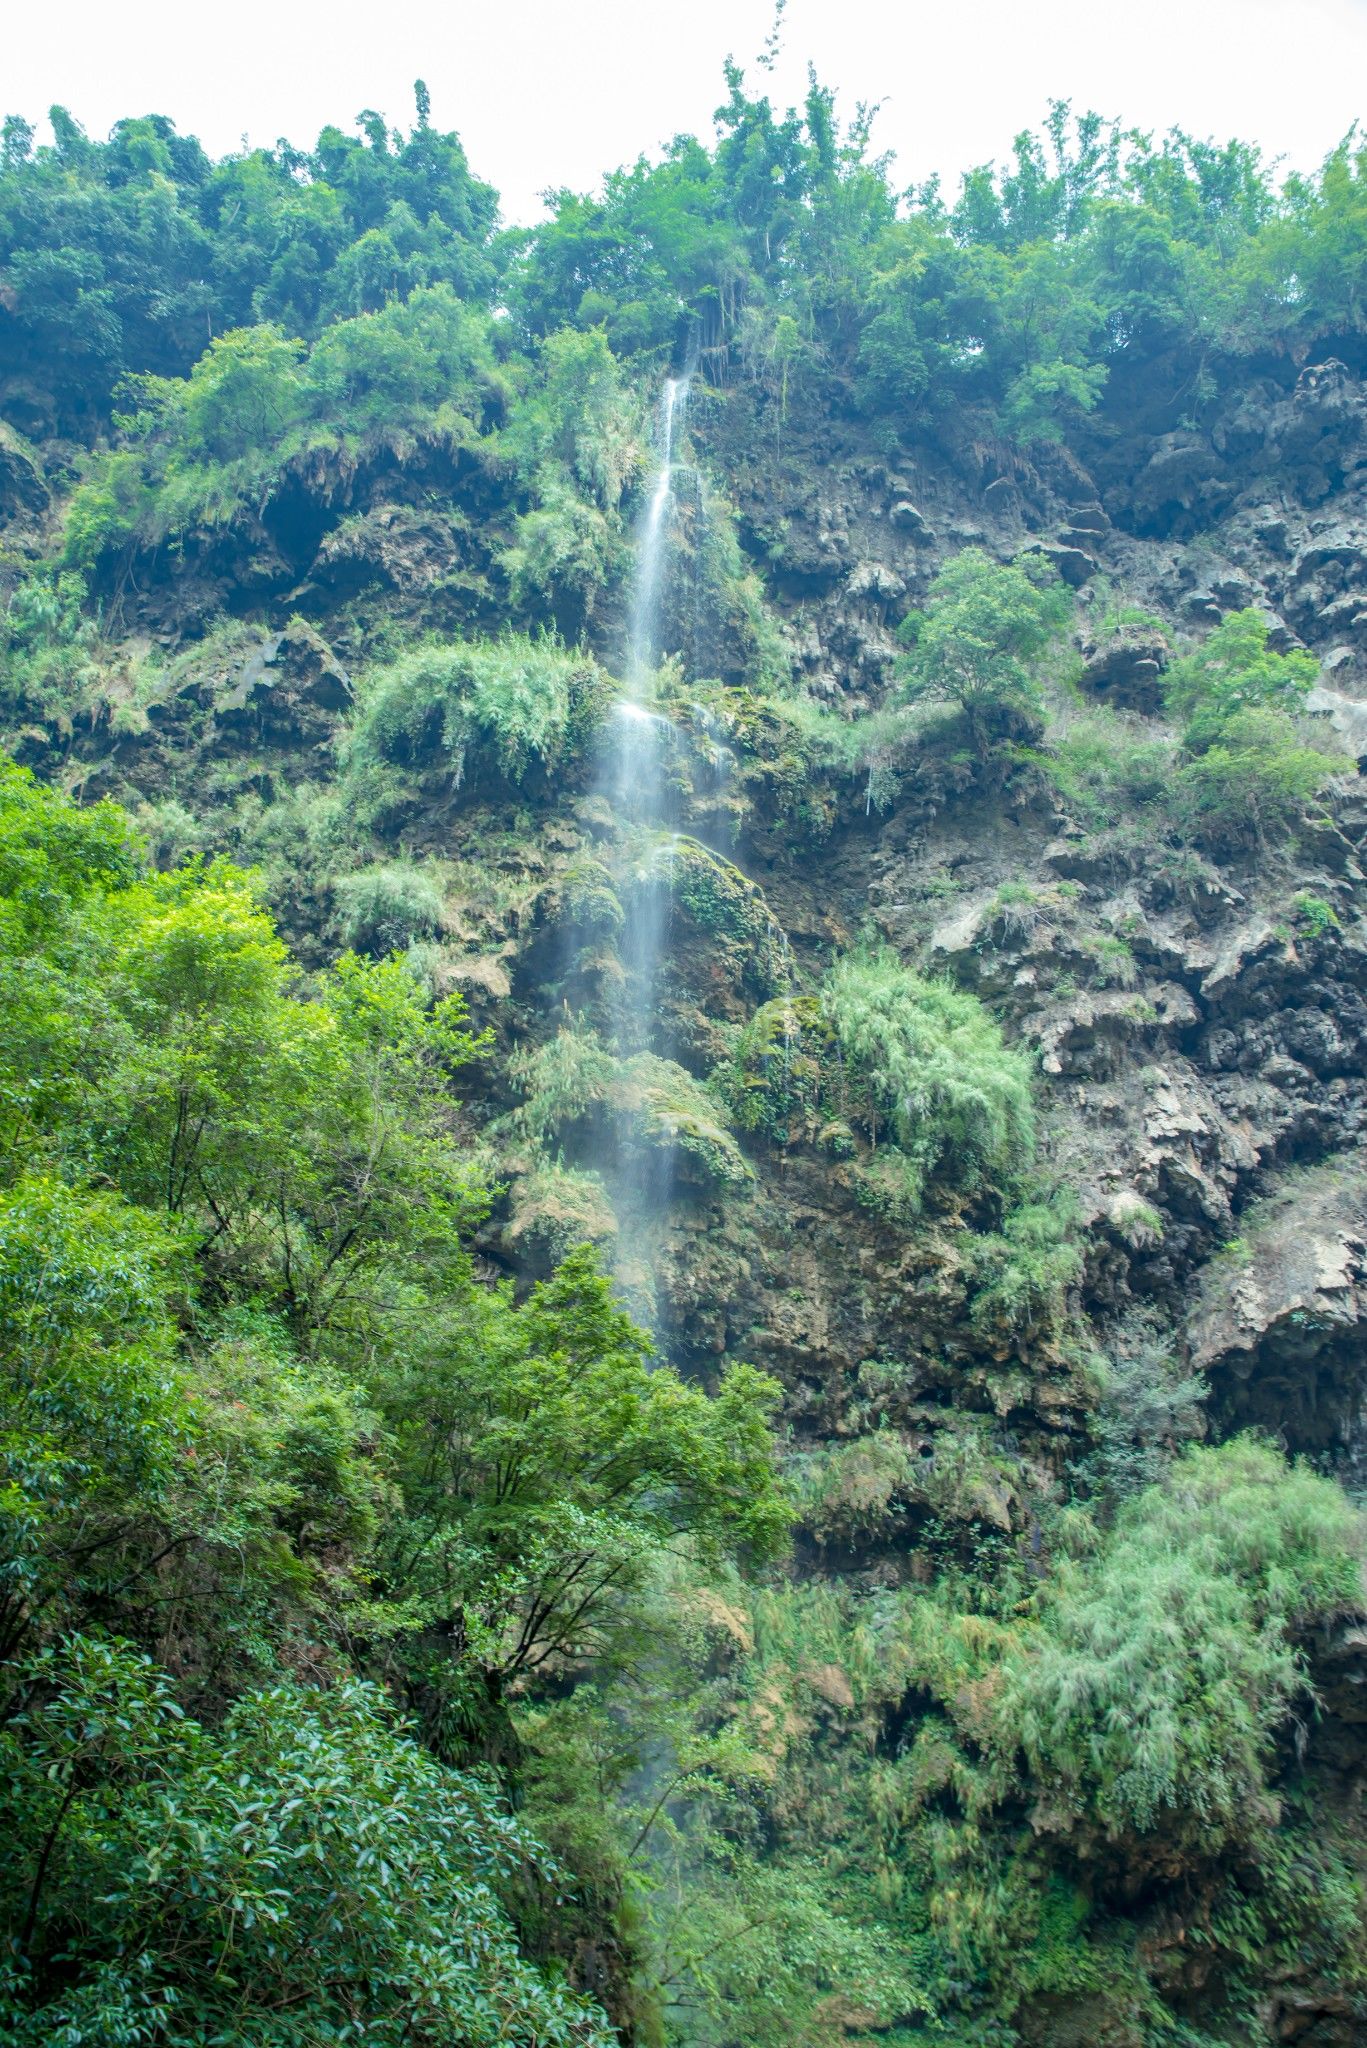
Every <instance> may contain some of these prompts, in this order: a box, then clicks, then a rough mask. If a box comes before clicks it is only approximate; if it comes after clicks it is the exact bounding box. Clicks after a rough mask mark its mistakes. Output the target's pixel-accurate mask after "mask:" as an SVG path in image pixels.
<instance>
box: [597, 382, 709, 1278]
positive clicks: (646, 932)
mask: <svg viewBox="0 0 1367 2048" xmlns="http://www.w3.org/2000/svg"><path fill="white" fill-rule="evenodd" d="M689 382H690V379H689V377H688V376H687V375H685V376H681V377H671V378H670V379H669V380H668V381H667V383H666V384H665V387H664V391H663V393H662V395H661V399H660V407H659V413H658V416H657V424H656V436H655V469H654V472H653V475H652V478H651V483H650V492H649V496H648V497H647V499H646V502H645V507H644V510H643V512H642V514H641V519H640V524H639V526H638V528H637V533H636V548H635V578H634V582H633V585H632V590H631V599H630V604H629V606H628V610H627V635H626V645H625V648H624V650H623V652H624V655H625V660H624V664H623V665H624V669H625V680H626V694H625V695H624V696H623V697H622V698H621V699H620V700H619V702H618V703H617V704H616V705H615V706H614V707H613V712H612V717H611V721H610V723H609V726H608V729H607V734H606V739H605V745H604V749H603V753H602V756H601V758H600V762H599V770H598V791H599V794H600V796H602V797H603V798H605V799H606V801H607V802H608V804H609V805H610V807H611V810H612V814H613V817H614V820H615V822H616V824H617V827H618V832H619V872H618V875H617V883H618V891H619V895H620V898H621V902H622V907H623V912H624V920H625V921H624V924H623V928H622V931H621V933H620V936H619V940H618V958H619V961H620V965H621V980H620V983H619V984H618V987H617V989H616V991H615V994H614V995H613V996H612V997H611V999H610V1000H609V1002H608V1005H607V1008H608V1013H609V1017H610V1021H611V1030H612V1038H613V1041H614V1045H613V1049H614V1051H615V1052H616V1053H617V1055H618V1058H619V1060H620V1061H621V1063H622V1068H621V1071H622V1076H623V1084H624V1090H625V1094H626V1096H627V1098H628V1102H630V1101H631V1100H632V1099H633V1098H637V1097H639V1098H641V1102H640V1103H638V1104H637V1107H636V1109H635V1112H634V1113H635V1114H636V1115H637V1116H645V1117H647V1118H650V1117H651V1116H652V1111H651V1110H650V1108H649V1107H648V1106H644V1105H645V1098H646V1097H647V1096H648V1095H649V1093H650V1091H651V1089H652V1086H658V1085H659V1083H660V1079H661V1073H662V1071H663V1062H662V1059H661V1055H666V1056H667V1054H668V1051H669V1047H668V1043H667V1039H666V1037H665V1034H664V1032H663V1030H662V1027H661V1022H660V1014H659V1012H660V1004H659V987H658V983H659V969H660V962H661V959H662V957H663V954H664V949H665V942H666V938H667V934H668V925H669V909H670V887H669V885H670V867H671V844H672V841H671V837H670V835H669V832H668V824H669V820H668V817H667V815H666V804H665V776H664V770H665V763H666V759H667V755H668V751H669V748H670V746H671V745H672V744H673V742H674V740H675V739H676V737H677V736H676V734H675V732H674V728H673V726H672V725H671V724H670V722H669V720H668V719H667V718H665V717H663V716H662V715H661V713H660V712H659V711H657V710H656V709H655V708H654V707H653V705H652V703H651V698H652V696H653V694H654V688H655V676H656V670H657V666H658V663H659V660H660V657H661V654H662V652H663V639H664V623H663V622H664V608H665V600H666V596H667V590H668V581H669V566H670V554H671V551H672V547H673V539H674V536H673V532H672V528H673V523H674V512H675V501H674V476H675V449H676V446H677V443H678V437H679V433H680V431H681V428H682V425H683V421H684V416H685V409H686V406H687V402H688V387H689ZM628 1114H629V1115H630V1114H632V1112H631V1111H630V1110H629V1111H628ZM654 1136H655V1139H656V1142H651V1143H644V1144H643V1143H640V1142H633V1141H627V1142H624V1143H623V1142H619V1143H616V1144H614V1145H612V1146H611V1148H610V1152H609V1155H608V1156H606V1157H604V1158H602V1159H601V1160H600V1161H599V1162H598V1164H599V1166H600V1168H601V1170H602V1171H603V1172H604V1175H605V1178H606V1179H607V1180H608V1182H609V1185H610V1188H611V1192H612V1195H613V1202H614V1207H615V1209H616V1211H617V1215H618V1221H619V1227H620V1235H619V1260H618V1268H619V1277H620V1278H621V1279H622V1280H623V1283H624V1284H625V1285H626V1287H627V1292H628V1295H629V1297H630V1298H631V1299H632V1302H633V1306H634V1307H635V1308H636V1310H637V1312H638V1313H642V1314H648V1313H649V1311H648V1301H649V1297H650V1293H651V1284H650V1267H651V1265H652V1264H653V1260H654V1252H655V1247H656V1240H657V1229H658V1226H659V1225H660V1224H662V1223H663V1221H664V1219H665V1216H666V1214H667V1211H668V1207H669V1199H670V1192H671V1187H672V1183H673V1157H672V1148H671V1146H670V1144H669V1143H668V1141H667V1139H665V1140H664V1141H663V1142H661V1141H660V1139H661V1133H660V1132H659V1131H656V1132H655V1134H654ZM624 1246H629V1247H630V1252H629V1253H626V1252H623V1251H622V1249H621V1248H622V1247H624Z"/></svg>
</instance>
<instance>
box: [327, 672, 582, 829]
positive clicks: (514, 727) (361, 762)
mask: <svg viewBox="0 0 1367 2048" xmlns="http://www.w3.org/2000/svg"><path fill="white" fill-rule="evenodd" d="M609 689H610V685H609V683H608V679H607V677H606V676H605V675H604V673H603V671H602V670H601V669H600V668H599V667H598V664H597V663H596V662H595V661H594V660H593V659H592V658H591V657H590V656H588V655H584V654H579V653H576V652H574V651H573V650H571V649H569V648H567V647H563V646H562V645H561V644H560V642H559V641H558V640H556V639H554V638H553V637H550V636H545V637H542V638H536V639H534V638H532V637H530V636H529V635H526V634H513V633H510V634H507V635H505V636H504V637H503V638H502V639H499V640H477V641H455V642H439V641H428V642H425V643H424V644H423V645H421V646H418V647H415V648H412V649H410V651H409V652H408V653H406V654H402V655H400V656H399V658H398V660H397V661H393V662H390V663H388V664H387V665H386V666H385V667H383V668H380V669H377V670H374V671H372V672H371V674H370V675H369V676H367V677H365V678H364V679H363V682H362V687H361V709H360V712H359V715H358V717H357V720H356V724H355V727H354V729H353V732H352V737H351V743H350V751H349V756H348V770H349V774H350V777H351V780H352V782H353V783H354V784H357V785H359V786H360V789H361V792H362V794H363V793H364V787H365V782H366V778H367V775H368V774H369V773H370V771H371V768H372V766H373V765H375V764H381V763H382V764H386V765H397V766H400V767H429V766H432V765H440V766H441V767H442V768H443V769H444V771H445V772H446V774H447V775H448V776H449V778H450V780H451V782H452V784H453V785H454V786H456V787H459V786H460V783H461V781H462V779H463V777H464V775H465V772H466V768H467V765H471V764H476V765H479V766H481V767H486V768H488V769H491V770H493V771H494V772H496V773H497V774H499V775H502V776H504V777H506V778H507V779H508V780H509V781H511V782H520V781H521V780H522V778H523V776H524V775H525V774H526V773H527V771H528V769H529V768H530V767H531V765H532V764H533V762H535V763H537V764H539V765H540V766H541V767H543V768H551V767H564V766H566V765H567V764H568V763H569V762H570V761H571V760H573V759H574V758H575V757H576V756H577V755H578V754H579V753H580V752H582V750H583V749H584V748H585V747H586V745H587V743H588V740H589V738H590V736H591V734H592V733H593V731H594V730H595V729H596V727H597V724H598V721H599V719H600V718H601V716H602V713H603V709H604V706H605V704H606V701H607V696H608V693H609Z"/></svg>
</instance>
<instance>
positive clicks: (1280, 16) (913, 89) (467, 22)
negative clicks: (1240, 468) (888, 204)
mask: <svg viewBox="0 0 1367 2048" xmlns="http://www.w3.org/2000/svg"><path fill="white" fill-rule="evenodd" d="M6 12H7V14H8V17H9V18H8V20H7V21H6V23H5V26H4V31H3V37H2V38H0V111H3V112H8V113H20V114H24V115H26V116H27V117H28V118H29V119H30V120H33V121H35V122H40V121H41V117H42V116H43V115H44V113H45V112H46V110H47V108H48V107H49V106H50V105H51V104H52V103H53V102H54V101H59V102H61V103H62V104H63V105H65V106H67V107H69V108H70V110H71V112H72V113H73V114H75V115H76V117H77V119H78V120H80V121H82V122H84V123H85V125H86V127H87V128H88V130H89V131H90V132H91V133H92V134H94V135H99V136H103V135H104V134H105V133H107V131H108V129H109V128H110V126H111V125H112V123H113V122H114V121H115V120H117V119H118V118H119V117H120V116H122V115H128V114H144V113H163V114H169V115H170V116H171V117H172V119H173V120H174V121H175V122H176V123H177V125H178V126H179V127H180V128H181V129H183V130H186V131H189V132H191V133H194V134H197V135H199V136H200V137H201V139H202V140H203V141H204V143H205V145H206V147H208V148H209V149H210V150H211V151H212V152H213V153H215V154H221V153H222V152H224V151H227V150H231V149H235V148H237V147H239V146H240V144H241V142H242V140H243V139H244V138H245V139H246V140H247V141H249V142H250V143H252V144H269V143H272V142H274V141H275V140H276V138H277V137H279V136H281V135H287V136H288V137H289V138H290V139H291V140H292V141H295V142H299V143H307V142H312V141H313V139H314V138H315V136H316V135H317V132H318V130H319V128H320V127H321V126H323V124H324V123H325V122H327V121H336V122H338V123H339V124H342V125H346V124H348V123H349V122H350V121H351V120H352V118H353V117H354V115H355V114H356V113H357V112H358V111H359V110H360V109H361V108H362V107H375V108H378V109H379V110H380V111H381V112H382V113H384V114H385V115H386V116H387V117H388V118H389V120H390V121H391V122H393V123H402V124H404V125H407V124H408V122H409V120H410V117H411V112H412V104H413V101H412V84H413V80H414V79H415V78H418V77H422V78H425V79H426V81H427V84H428V86H429V88H430V91H431V94H432V117H433V120H434V121H436V122H438V123H440V125H441V126H443V127H449V128H455V129H457V130H458V131H459V132H460V134H461V136H462V137H463V139H464V141H465V145H466V148H467V150H468V152H469V156H470V160H471V163H472V165H473V166H474V168H475V169H476V171H478V173H479V174H480V175H481V176H482V177H485V178H488V179H489V180H490V181H491V182H492V183H493V184H495V185H497V187H498V188H499V190H500V192H501V193H502V194H503V200H504V214H505V218H507V219H510V220H524V221H525V220H531V219H534V218H536V216H537V214H538V212H539V210H540V209H539V206H538V195H539V194H540V193H541V192H543V191H544V190H545V189H546V188H547V187H548V186H552V185H571V186H574V187H577V188H580V189H586V188H591V187H592V186H594V185H595V184H596V183H597V181H598V179H599V177H600V176H601V174H602V172H603V171H605V170H607V169H609V168H611V167H612V166H614V165H616V164H619V163H624V162H630V161H631V160H633V159H634V158H635V157H636V156H637V155H638V154H640V153H641V152H642V151H644V152H646V153H651V152H653V151H655V150H657V149H658V148H659V146H660V145H661V143H663V142H665V141H667V140H668V139H669V137H670V136H672V135H674V134H677V133H679V132H681V131H688V130H692V131H695V132H702V133H704V134H706V133H709V132H710V128H711V116H712V111H713V109H714V107H715V106H716V105H717V102H718V100H719V99H720V97H721V64H722V59H723V58H724V57H725V56H726V55H727V53H728V52H730V53H732V54H733V55H734V56H735V57H736V58H737V60H738V61H739V62H741V63H742V64H744V65H745V66H746V67H747V69H749V68H751V66H752V64H753V60H754V58H755V57H756V55H757V54H758V52H759V51H760V50H761V49H762V47H763V45H764V41H765V37H766V34H767V32H768V29H769V26H770V23H771V20H772V16H773V0H687V4H680V5H677V6H671V5H665V4H663V0H229V4H228V5H219V6H215V7H210V6H207V5H204V4H203V0H200V4H195V0H9V7H8V9H7V10H6ZM809 59H811V60H813V61H814V62H815V64H816V67H817V70H818V72H819V74H820V76H821V78H822V79H823V81H824V82H826V83H828V84H831V85H834V86H835V87H836V88H837V90H838V92H839V95H840V101H841V104H842V106H844V107H846V108H850V107H852V106H853V105H854V103H855V102H856V101H857V100H869V101H881V102H882V112H881V114H880V116H879V119H878V124H877V127H876V129H875V136H876V138H877V140H878V142H879V144H880V145H881V146H882V147H883V148H885V149H893V150H895V152H896V156H897V171H898V175H899V179H900V180H901V182H903V183H905V184H910V183H912V182H913V181H915V182H920V181H921V180H922V179H924V178H926V177H928V176H929V175H930V174H931V173H932V172H934V171H938V172H939V173H940V174H941V175H942V177H943V178H944V179H945V182H946V184H947V186H952V184H953V183H954V182H955V181H956V179H957V175H958V173H959V172H960V171H961V170H963V169H965V168H966V167H968V166H969V165H971V164H974V163H980V162H983V161H984V160H986V159H987V158H990V157H1001V156H1003V155H1004V154H1005V153H1006V151H1007V150H1008V148H1009V146H1010V141H1011V137H1012V136H1013V134H1015V133H1016V131H1017V130H1018V129H1020V128H1022V127H1025V126H1029V125H1033V124H1034V123H1036V122H1037V121H1038V119H1039V117H1040V116H1041V115H1042V114H1043V112H1044V108H1045V103H1046V101H1047V100H1048V99H1049V98H1050V97H1051V96H1052V97H1056V98H1061V99H1071V100H1072V101H1073V104H1074V106H1075V107H1076V108H1078V109H1083V108H1086V107H1095V108H1096V109H1097V110H1098V111H1099V112H1101V113H1103V114H1116V115H1119V116H1121V117H1122V118H1123V120H1124V121H1125V122H1126V124H1127V125H1131V126H1137V127H1143V128H1149V129H1158V130H1162V129H1165V128H1168V127H1171V126H1174V125H1175V126H1179V127H1184V128H1187V129H1189V130H1191V131H1193V132H1195V133H1197V134H1199V135H1211V136H1214V137H1216V138H1217V139H1219V140H1224V139H1226V138H1227V137H1228V136H1230V135H1235V134H1237V135H1239V136H1242V137H1244V138H1245V139H1247V140H1250V141H1255V142H1257V143H1259V144H1261V146H1262V147H1263V149H1264V151H1265V152H1266V153H1267V155H1269V156H1280V157H1284V158H1285V159H1286V160H1287V161H1288V163H1289V164H1290V165H1292V166H1294V167H1296V168H1305V169H1309V168H1312V167H1313V166H1314V165H1316V164H1317V163H1318V162H1319V161H1320V160H1321V158H1322V157H1323V156H1324V154H1325V152H1326V151H1327V150H1328V149H1329V148H1330V147H1331V146H1332V145H1333V143H1335V142H1336V141H1338V140H1339V139H1340V137H1341V136H1342V135H1343V134H1344V133H1345V132H1346V130H1347V129H1348V128H1349V127H1350V125H1351V124H1352V123H1353V121H1354V120H1356V119H1357V118H1358V116H1359V115H1360V114H1367V0H977V4H976V5H975V4H971V0H933V4H932V0H789V5H788V9H787V14H786V17H785V21H784V26H783V50H782V55H781V57H780V60H779V63H778V65H777V67H776V69H775V71H774V73H773V76H772V79H771V80H769V81H768V85H769V90H770V92H771V95H772V96H773V97H774V98H775V99H776V100H777V101H779V103H780V104H783V105H786V104H789V103H790V102H792V101H794V100H797V99H800V97H801V94H802V91H803V86H804V80H805V75H806V65H807V62H808V60H809Z"/></svg>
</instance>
